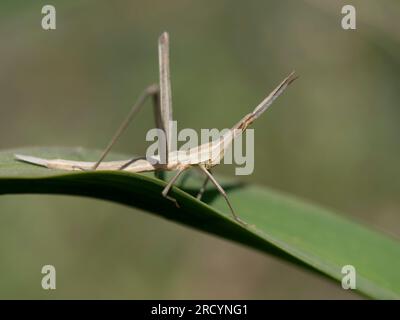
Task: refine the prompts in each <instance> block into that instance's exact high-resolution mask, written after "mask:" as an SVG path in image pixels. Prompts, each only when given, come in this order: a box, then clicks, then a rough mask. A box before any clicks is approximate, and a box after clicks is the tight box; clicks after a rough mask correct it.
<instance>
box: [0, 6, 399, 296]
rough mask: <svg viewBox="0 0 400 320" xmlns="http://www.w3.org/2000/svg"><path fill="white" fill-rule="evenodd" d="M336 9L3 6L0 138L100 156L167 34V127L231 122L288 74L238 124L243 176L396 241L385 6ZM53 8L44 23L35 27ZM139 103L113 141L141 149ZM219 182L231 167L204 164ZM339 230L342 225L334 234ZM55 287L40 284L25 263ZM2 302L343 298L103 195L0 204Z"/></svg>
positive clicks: (125, 148) (393, 56)
mask: <svg viewBox="0 0 400 320" xmlns="http://www.w3.org/2000/svg"><path fill="white" fill-rule="evenodd" d="M348 3H349V1H329V0H325V1H322V0H320V1H318V0H315V1H313V0H307V1H295V0H285V1H282V0H281V1H272V0H271V1H267V0H263V1H228V0H225V1H223V0H213V1H211V0H209V1H184V0H179V1H178V0H174V1H122V0H120V1H105V0H102V1H99V0H96V1H94V0H91V1H51V2H48V1H21V0H19V1H1V3H0V39H1V42H0V59H1V60H0V112H1V113H0V115H1V117H0V136H1V138H0V148H1V149H7V148H15V147H22V146H32V145H38V146H82V147H85V148H99V149H101V148H103V147H104V146H105V144H106V143H107V142H108V139H109V138H110V137H111V135H112V134H113V133H114V130H115V129H116V128H117V127H118V125H119V124H120V122H121V121H122V119H123V118H124V116H125V115H126V114H127V112H128V110H129V108H130V105H131V104H132V103H133V101H134V100H135V99H136V98H137V96H138V95H139V94H140V93H141V91H142V90H143V88H144V87H145V86H146V85H148V84H150V83H153V82H154V81H157V80H158V65H157V63H158V60H157V46H156V45H157V38H158V35H159V34H160V33H161V32H162V31H164V30H167V31H169V33H170V38H171V71H172V86H173V103H174V117H175V119H176V120H178V125H179V127H180V128H190V127H191V128H195V129H196V130H199V129H200V128H214V127H216V128H225V127H230V126H231V125H233V124H234V123H235V122H236V121H237V120H238V119H239V118H241V117H242V116H243V115H244V114H246V113H247V112H249V111H251V110H252V109H253V107H254V106H255V105H256V104H257V103H258V102H259V101H260V100H261V99H262V98H263V97H264V96H265V95H266V94H268V93H269V92H270V90H271V89H272V88H273V87H274V86H275V85H276V84H277V83H279V81H281V80H282V79H283V77H284V76H285V75H287V74H288V73H289V72H290V71H292V70H293V69H295V70H296V71H297V73H298V75H300V79H299V80H298V81H296V82H295V84H294V85H293V86H292V87H291V88H290V89H289V90H288V91H287V92H286V93H285V95H284V96H283V97H282V98H280V99H279V101H278V102H277V103H276V105H274V107H273V108H271V110H269V111H268V113H267V114H266V115H265V116H263V117H262V119H260V120H259V121H257V122H256V123H255V124H254V128H255V135H256V146H255V171H254V174H253V175H251V176H246V177H241V179H243V180H244V181H246V182H252V183H258V184H263V185H268V186H271V187H273V188H275V189H278V190H283V191H285V192H288V193H293V194H295V195H297V196H299V197H303V198H306V199H309V200H312V201H314V202H317V203H319V204H322V205H324V206H326V207H330V208H333V209H336V210H337V211H339V212H342V213H344V214H347V215H348V216H349V217H351V218H354V219H357V220H358V221H361V222H362V223H365V224H368V225H371V226H373V227H374V228H376V229H379V230H382V231H384V232H386V233H388V234H391V235H393V236H395V237H399V235H400V216H399V213H400V210H399V209H400V201H399V200H400V169H399V163H400V148H399V147H400V145H399V136H400V126H399V120H400V109H399V103H398V101H399V100H400V81H399V80H400V59H399V57H400V24H399V19H398V18H399V17H400V4H399V2H398V1H397V0H392V1H390V0H384V1H375V0H362V1H361V0H359V1H356V0H352V1H350V3H351V4H353V5H354V6H355V7H356V10H357V30H356V31H345V30H343V29H342V28H341V24H340V22H341V18H342V14H341V8H342V6H343V5H344V4H348ZM45 4H53V5H54V6H55V7H56V10H57V29H56V30H55V31H44V30H42V29H41V18H42V14H41V8H42V6H43V5H45ZM152 116H153V114H152V110H151V108H147V109H144V110H143V111H142V112H141V114H140V115H139V117H138V118H137V119H136V121H135V122H134V124H133V125H132V126H131V127H130V128H129V130H128V132H127V133H126V134H125V135H124V137H123V139H122V140H121V142H120V143H119V144H118V145H117V146H116V148H115V150H116V151H120V152H125V153H131V154H137V155H138V154H143V153H144V152H145V149H146V146H147V144H146V143H145V134H146V131H147V130H148V129H150V128H152V126H153V120H152ZM217 172H218V173H220V174H227V175H233V174H234V167H233V166H220V168H219V169H218V170H217ZM338 236H340V235H338ZM45 264H52V265H54V266H55V267H56V270H57V289H56V290H55V291H51V292H49V291H44V290H43V289H41V285H40V282H41V277H42V275H41V273H40V271H41V268H42V266H43V265H45ZM0 298H123V299H125V298H132V299H146V298H161V299H167V298H187V299H189V298H209V299H214V298H227V299H268V298H289V299H296V298H305V299H308V298H327V299H334V298H344V299H353V298H359V297H358V296H357V295H355V294H352V293H349V292H345V291H344V290H342V289H341V287H340V284H337V283H333V282H331V281H329V280H326V279H323V278H321V277H319V276H316V275H314V274H311V273H309V272H307V271H303V270H299V269H298V268H296V267H294V266H292V265H289V264H286V263H283V262H281V261H279V260H277V259H276V258H273V257H270V256H265V255H263V254H261V253H258V252H255V251H252V250H250V249H247V248H245V247H242V246H240V245H237V244H233V243H230V242H228V241H225V240H222V239H219V238H216V237H213V236H209V235H206V234H203V233H200V232H198V231H193V230H190V229H187V228H186V227H182V226H179V225H176V224H173V223H171V222H168V221H164V220H162V219H160V218H156V217H154V216H152V215H149V214H146V213H143V212H141V211H135V210H132V209H131V208H126V207H123V206H120V205H116V204H113V203H109V202H103V201H98V200H92V199H86V198H78V197H67V196H45V195H43V196H36V195H35V196H32V195H26V196H25V195H24V196H2V197H0Z"/></svg>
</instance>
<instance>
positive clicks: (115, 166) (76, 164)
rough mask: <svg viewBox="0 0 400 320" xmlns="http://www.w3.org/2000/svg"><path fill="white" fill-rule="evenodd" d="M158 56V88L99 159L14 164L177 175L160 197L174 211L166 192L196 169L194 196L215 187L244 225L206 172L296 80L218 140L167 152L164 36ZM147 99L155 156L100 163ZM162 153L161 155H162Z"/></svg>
mask: <svg viewBox="0 0 400 320" xmlns="http://www.w3.org/2000/svg"><path fill="white" fill-rule="evenodd" d="M158 52H159V75H160V79H159V85H157V84H153V85H151V86H149V87H147V89H146V90H145V91H144V93H143V94H142V95H141V96H140V97H139V98H138V100H137V102H136V103H135V104H134V105H133V107H132V109H131V111H130V113H129V114H128V116H127V118H126V119H125V120H124V121H123V122H122V124H121V126H120V127H119V128H118V130H117V132H116V133H115V135H114V136H113V138H112V139H111V141H110V143H109V144H108V146H107V147H106V148H105V150H104V151H103V153H102V155H101V156H100V159H99V160H98V161H97V162H82V161H71V160H64V159H51V160H48V159H42V158H37V157H32V156H26V155H15V157H16V159H17V160H20V161H24V162H28V163H32V164H36V165H40V166H44V167H47V168H50V169H59V170H84V171H89V170H123V171H127V172H133V173H140V172H149V171H154V172H159V171H177V173H176V175H175V176H174V177H173V178H172V179H171V180H170V181H169V182H168V183H167V185H166V186H165V188H164V190H163V191H162V195H163V196H164V197H166V198H168V199H169V200H172V201H173V202H174V203H175V204H176V205H177V206H178V207H179V205H178V202H177V201H176V199H174V198H172V197H171V196H169V195H168V192H169V190H170V189H171V188H172V186H173V184H174V183H175V181H176V180H177V179H178V178H179V176H180V175H181V174H182V172H184V171H185V170H187V169H189V168H192V167H197V168H199V169H200V170H201V171H202V172H203V173H204V174H205V175H206V180H205V181H204V183H203V186H202V188H201V189H200V191H199V194H198V196H197V198H198V199H200V198H201V196H202V194H203V192H204V190H205V186H206V184H207V182H208V181H209V180H211V182H212V183H213V184H214V185H215V187H216V188H217V189H218V191H219V192H220V193H221V195H222V196H223V197H224V198H225V200H226V202H227V204H228V206H229V209H230V211H231V213H232V215H233V217H234V218H235V220H236V221H238V222H240V223H242V224H246V223H244V222H243V221H242V220H240V218H239V217H238V216H237V215H236V214H235V212H234V210H233V208H232V206H231V204H230V202H229V200H228V198H227V195H226V193H225V191H224V190H223V188H222V187H221V186H220V185H219V183H218V182H217V181H216V180H215V178H214V177H213V176H212V174H211V172H210V171H209V170H210V169H211V168H212V167H214V166H216V165H218V164H220V163H221V160H222V159H223V158H224V156H225V154H226V152H227V150H228V149H229V147H230V146H231V145H232V143H233V141H234V140H235V139H236V138H238V137H239V136H240V135H241V134H243V132H244V131H245V130H246V129H247V127H248V126H249V125H250V124H251V123H252V122H253V121H254V120H255V119H257V118H258V117H259V116H260V115H261V114H262V113H264V112H265V111H266V110H267V109H268V107H269V106H270V105H271V104H272V103H273V102H274V101H275V99H276V98H277V97H278V96H279V95H280V94H281V93H282V92H283V91H284V90H285V89H286V88H287V86H288V85H289V84H290V83H292V82H293V81H294V80H295V79H296V77H295V76H294V73H291V74H290V75H289V76H288V77H286V78H285V79H284V80H283V81H282V82H281V83H280V84H279V85H278V87H276V88H275V90H273V91H272V92H271V93H270V94H269V95H268V96H267V97H266V98H265V99H264V100H263V101H262V102H261V103H260V104H259V105H258V106H257V107H256V108H255V109H254V111H253V112H251V113H249V114H247V115H246V116H244V117H243V118H242V119H241V120H240V121H239V122H238V123H237V124H235V125H234V126H233V127H232V128H231V129H230V130H228V131H227V132H225V133H224V134H223V135H222V136H220V137H219V138H217V139H214V140H213V141H211V142H207V143H203V144H201V145H199V146H196V147H193V148H190V149H188V150H171V132H170V131H171V129H170V123H171V122H172V95H171V81H170V70H169V37H168V34H167V33H166V32H164V33H163V34H162V35H161V36H160V38H159V42H158ZM148 97H152V98H153V104H154V110H155V120H156V126H157V128H158V129H160V130H162V132H163V133H164V139H160V140H159V141H158V146H159V155H158V156H154V157H151V159H146V158H145V157H142V158H138V159H131V160H124V161H103V160H104V158H105V157H106V155H107V154H108V152H109V151H110V149H111V148H112V146H113V145H114V144H115V142H116V141H117V140H118V138H119V137H120V135H121V134H122V133H123V131H124V130H125V129H126V127H127V126H128V124H129V122H130V121H131V120H132V119H133V117H134V116H135V115H136V114H137V112H138V111H139V110H140V108H141V107H142V106H143V105H144V103H145V101H146V100H147V98H148ZM164 151H165V152H164Z"/></svg>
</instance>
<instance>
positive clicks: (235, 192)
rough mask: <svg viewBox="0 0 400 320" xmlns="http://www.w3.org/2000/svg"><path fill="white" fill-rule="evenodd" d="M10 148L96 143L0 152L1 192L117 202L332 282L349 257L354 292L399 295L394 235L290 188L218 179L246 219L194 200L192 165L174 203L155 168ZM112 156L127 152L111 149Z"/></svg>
mask: <svg viewBox="0 0 400 320" xmlns="http://www.w3.org/2000/svg"><path fill="white" fill-rule="evenodd" d="M15 153H19V154H26V155H33V156H38V157H43V158H63V159H71V160H83V161H85V160H86V161H94V160H96V159H97V157H98V155H99V153H98V152H97V151H88V150H83V149H68V148H31V149H19V150H7V151H3V152H0V194H16V193H49V194H68V195H80V196H89V197H95V198H100V199H106V200H110V201H115V202H119V203H122V204H125V205H129V206H133V207H137V208H141V209H144V210H147V211H149V212H152V213H155V214H158V215H160V216H163V217H164V218H167V219H170V220H173V221H176V222H179V223H182V224H185V225H188V226H191V227H193V228H196V229H200V230H203V231H206V232H208V233H212V234H216V235H219V236H221V237H224V238H227V239H231V240H233V241H236V242H239V243H242V244H245V245H247V246H250V247H253V248H256V249H258V250H261V251H263V252H266V253H269V254H273V255H275V256H278V257H280V258H282V259H285V260H287V261H290V262H294V263H296V264H297V265H298V266H301V267H305V268H308V269H310V270H314V271H316V272H318V273H320V274H323V275H326V276H328V277H330V278H333V279H336V280H338V281H339V283H338V285H341V284H340V281H341V279H342V277H343V274H342V273H341V270H342V267H343V266H344V265H353V266H354V267H355V268H356V271H357V282H356V285H357V290H358V291H359V292H360V293H362V294H364V295H366V296H369V297H373V298H380V299H384V298H389V299H392V298H400V272H399V270H400V242H399V241H398V240H395V239H392V238H390V237H389V236H386V235H383V234H381V233H378V232H376V231H374V230H371V229H369V228H367V227H365V226H362V225H360V224H358V223H356V222H353V221H349V220H348V219H346V218H345V217H342V216H340V215H337V214H335V213H332V212H330V211H328V210H326V209H323V208H320V207H318V206H315V205H310V204H307V203H306V202H303V201H301V200H299V199H296V198H294V197H292V196H288V195H285V194H282V193H279V192H276V191H273V190H270V189H268V188H266V187H260V186H255V185H242V184H240V183H237V182H235V181H234V180H224V179H222V180H221V179H219V180H220V181H221V182H222V184H223V186H224V188H225V190H226V191H227V193H228V197H229V198H230V200H231V202H232V204H233V206H234V208H235V210H236V212H237V213H238V215H239V216H240V217H241V218H242V219H243V220H244V221H246V222H247V223H248V224H249V226H248V227H244V226H242V225H240V224H238V223H236V222H235V221H234V220H232V218H231V216H230V214H229V210H228V208H227V205H226V203H225V201H224V199H223V198H222V197H221V196H219V194H218V192H217V191H216V190H214V189H213V188H209V189H207V191H206V193H205V195H204V199H203V200H204V202H200V201H198V200H196V198H195V197H194V196H193V195H195V193H196V190H197V189H198V188H199V186H200V185H201V180H200V179H199V177H197V176H196V175H195V174H194V173H191V174H190V175H188V176H186V177H184V178H183V180H184V181H181V184H180V188H174V189H173V190H172V196H173V197H175V198H176V199H177V200H178V202H179V204H180V208H179V209H178V208H176V207H175V205H174V204H173V203H172V202H171V201H169V200H166V199H164V198H163V197H162V196H161V190H162V188H163V186H165V182H164V181H161V180H158V179H156V178H155V177H154V175H153V174H131V173H126V172H104V171H103V172H98V171H97V172H66V171H58V170H50V169H46V168H41V167H38V166H34V165H30V164H26V163H22V162H18V161H16V160H15V159H14V156H13V155H14V154H15ZM110 158H114V159H129V157H126V156H123V155H115V154H114V155H112V156H110ZM182 189H183V190H185V191H183V190H182ZM205 202H206V203H207V204H206V203H205ZM16 232H17V231H16Z"/></svg>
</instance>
